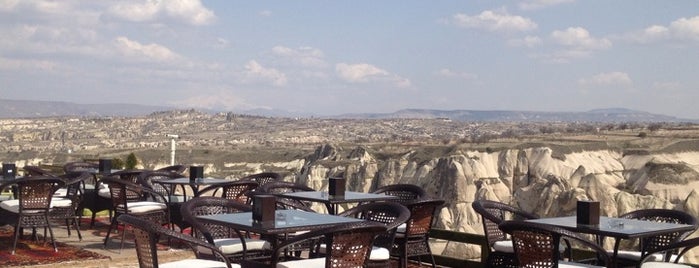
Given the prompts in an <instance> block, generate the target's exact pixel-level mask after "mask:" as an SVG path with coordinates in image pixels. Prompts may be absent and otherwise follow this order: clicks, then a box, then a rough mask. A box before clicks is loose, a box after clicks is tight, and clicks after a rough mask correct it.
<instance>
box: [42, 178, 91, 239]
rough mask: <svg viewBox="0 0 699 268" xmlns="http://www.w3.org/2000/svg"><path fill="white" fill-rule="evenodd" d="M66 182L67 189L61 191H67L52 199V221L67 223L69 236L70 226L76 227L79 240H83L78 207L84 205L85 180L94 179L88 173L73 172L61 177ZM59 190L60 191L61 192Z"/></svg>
mask: <svg viewBox="0 0 699 268" xmlns="http://www.w3.org/2000/svg"><path fill="white" fill-rule="evenodd" d="M59 178H61V179H62V180H63V181H64V184H65V187H63V188H61V189H60V190H63V189H65V192H64V193H62V194H61V195H59V196H56V195H58V192H57V193H56V195H54V198H52V199H51V212H50V213H49V217H50V218H51V219H52V220H63V221H65V224H66V228H67V229H68V235H69V236H70V235H71V232H70V226H71V225H73V226H74V227H75V231H76V232H77V233H78V239H80V240H82V239H83V237H82V234H80V215H81V214H80V213H78V207H80V204H81V203H82V199H83V196H84V194H83V183H84V182H85V180H88V179H90V178H92V174H90V173H87V172H73V173H69V174H63V175H60V176H59ZM60 190H59V191H60Z"/></svg>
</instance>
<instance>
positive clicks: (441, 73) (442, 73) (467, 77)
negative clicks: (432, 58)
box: [435, 68, 478, 80]
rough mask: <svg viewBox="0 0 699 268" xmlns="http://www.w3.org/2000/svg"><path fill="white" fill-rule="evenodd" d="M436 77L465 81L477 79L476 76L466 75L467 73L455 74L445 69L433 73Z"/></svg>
mask: <svg viewBox="0 0 699 268" xmlns="http://www.w3.org/2000/svg"><path fill="white" fill-rule="evenodd" d="M435 74H436V75H439V76H444V77H456V78H461V79H465V80H474V79H478V75H476V74H472V73H467V72H455V71H452V70H450V69H447V68H443V69H440V70H438V71H436V72H435Z"/></svg>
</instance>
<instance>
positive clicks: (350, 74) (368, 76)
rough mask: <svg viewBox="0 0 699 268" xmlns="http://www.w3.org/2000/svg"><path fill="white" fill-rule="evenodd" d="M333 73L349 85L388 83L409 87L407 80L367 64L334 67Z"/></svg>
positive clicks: (409, 83)
mask: <svg viewBox="0 0 699 268" xmlns="http://www.w3.org/2000/svg"><path fill="white" fill-rule="evenodd" d="M335 72H336V73H337V75H338V77H340V79H342V80H345V81H347V82H350V83H368V82H388V83H392V84H393V85H395V86H397V87H401V88H404V87H410V86H411V85H412V83H411V82H410V80H409V79H407V78H403V77H400V76H397V75H394V74H391V73H390V72H388V71H386V70H384V69H381V68H378V67H376V66H374V65H371V64H367V63H358V64H347V63H338V64H336V65H335Z"/></svg>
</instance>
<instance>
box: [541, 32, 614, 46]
mask: <svg viewBox="0 0 699 268" xmlns="http://www.w3.org/2000/svg"><path fill="white" fill-rule="evenodd" d="M551 38H552V39H553V40H554V41H555V42H556V43H558V44H560V45H564V46H568V47H573V48H577V49H581V50H602V49H608V48H610V47H611V46H612V41H610V40H609V39H606V38H594V37H593V36H591V35H590V32H589V31H587V30H586V29H585V28H582V27H570V28H568V29H565V30H563V31H558V30H557V31H553V32H552V33H551Z"/></svg>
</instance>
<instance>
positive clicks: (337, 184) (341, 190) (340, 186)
mask: <svg viewBox="0 0 699 268" xmlns="http://www.w3.org/2000/svg"><path fill="white" fill-rule="evenodd" d="M345 185H347V180H345V179H344V178H330V179H328V195H330V197H344V196H345Z"/></svg>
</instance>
